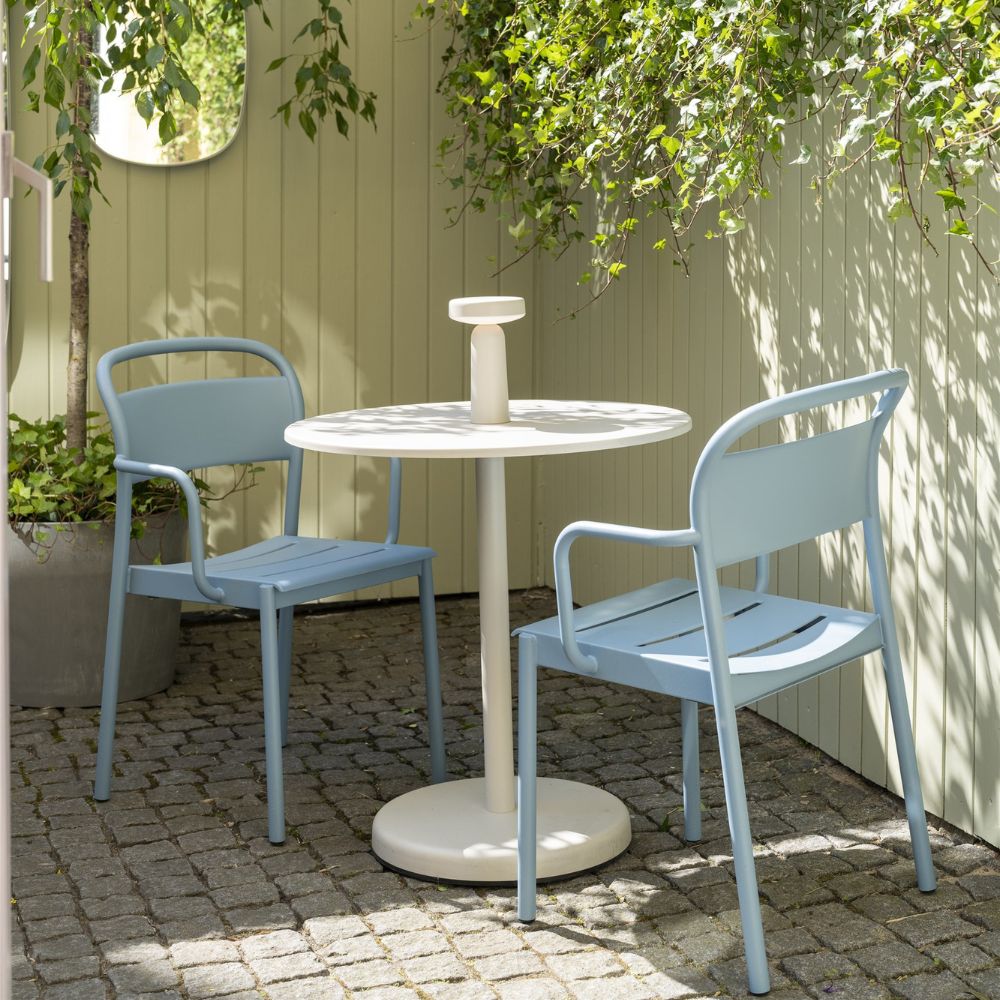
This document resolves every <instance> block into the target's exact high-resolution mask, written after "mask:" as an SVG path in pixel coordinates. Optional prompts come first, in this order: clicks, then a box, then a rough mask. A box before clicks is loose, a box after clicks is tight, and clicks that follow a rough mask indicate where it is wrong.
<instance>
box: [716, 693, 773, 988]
mask: <svg viewBox="0 0 1000 1000" xmlns="http://www.w3.org/2000/svg"><path fill="white" fill-rule="evenodd" d="M715 712H716V724H717V726H718V731H719V751H720V754H721V756H722V777H723V780H724V782H725V788H726V811H727V812H728V813H729V833H730V836H731V838H732V842H733V865H734V867H735V869H736V889H737V892H738V894H739V901H740V920H741V922H742V924H743V946H744V949H745V951H746V962H747V979H748V983H749V987H750V992H751V993H756V994H762V993H767V992H768V991H769V990H770V988H771V977H770V974H769V973H768V969H767V952H766V950H765V948H764V925H763V922H762V920H761V915H760V897H759V896H758V895H757V870H756V867H755V865H754V860H753V840H752V839H751V836H750V816H749V813H748V811H747V794H746V785H745V784H744V781H743V760H742V756H741V754H740V737H739V731H738V729H737V726H736V713H735V711H734V710H733V707H732V705H731V704H730V706H729V708H728V709H720V708H719V706H716V709H715Z"/></svg>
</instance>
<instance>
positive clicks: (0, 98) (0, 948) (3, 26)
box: [0, 10, 52, 1000]
mask: <svg viewBox="0 0 1000 1000" xmlns="http://www.w3.org/2000/svg"><path fill="white" fill-rule="evenodd" d="M6 13H7V12H6V10H4V11H2V12H0V32H2V34H0V480H2V482H3V518H4V521H6V519H7V496H8V481H7V420H8V413H9V401H8V399H7V378H8V375H7V333H8V331H7V320H8V314H7V284H6V280H5V275H4V274H3V247H4V245H5V242H6V241H5V237H6V232H5V230H6V226H5V222H4V218H5V213H4V211H3V200H4V199H8V200H9V199H10V198H11V197H12V196H13V189H14V178H15V177H18V178H19V179H21V180H23V181H25V182H26V183H28V184H30V185H31V186H32V187H33V188H35V190H36V191H37V192H38V195H39V199H40V206H39V229H40V233H39V235H40V241H39V242H40V251H41V259H40V261H39V270H40V272H41V279H42V281H51V280H52V181H51V180H50V179H49V178H48V177H47V176H45V174H42V173H40V172H39V171H37V170H35V169H33V168H32V167H29V166H28V165H27V164H25V163H21V162H20V161H19V160H16V159H15V158H14V133H13V132H10V131H8V128H7V100H6V93H5V91H6V87H7V66H8V60H9V58H10V34H9V25H8V23H7V20H6ZM10 258H11V261H12V262H13V259H14V241H13V240H11V241H10ZM7 534H8V532H7V525H6V523H4V524H2V525H0V966H2V968H0V1000H10V997H11V992H12V989H13V984H12V980H11V968H12V962H11V952H10V929H11V918H10V899H11V896H12V892H11V865H10V853H11V842H10V834H11V826H10V602H9V599H8V595H7V577H8V561H7V560H8V555H7Z"/></svg>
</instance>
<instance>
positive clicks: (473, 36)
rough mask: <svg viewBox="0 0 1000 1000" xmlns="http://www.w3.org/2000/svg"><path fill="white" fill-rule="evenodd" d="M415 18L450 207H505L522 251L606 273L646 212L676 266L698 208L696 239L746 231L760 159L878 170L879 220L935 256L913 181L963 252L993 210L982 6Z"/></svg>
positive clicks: (467, 7) (445, 10)
mask: <svg viewBox="0 0 1000 1000" xmlns="http://www.w3.org/2000/svg"><path fill="white" fill-rule="evenodd" d="M417 16H418V17H429V18H436V19H438V20H443V21H444V22H445V24H446V25H447V27H448V28H449V29H450V31H451V41H450V45H449V47H448V48H447V50H446V53H445V56H444V63H445V66H444V73H443V76H442V78H441V81H440V84H439V89H440V90H441V92H442V93H443V94H444V95H445V97H446V99H447V106H448V111H449V113H450V115H451V116H452V118H454V119H455V122H456V125H457V129H456V134H455V135H453V136H450V137H448V138H446V139H445V140H444V142H443V143H442V147H441V153H442V158H443V160H444V162H445V166H446V170H447V171H448V172H449V174H450V175H451V177H452V182H453V184H454V185H455V186H456V188H462V189H464V192H465V198H466V200H465V202H464V204H463V206H462V209H465V208H472V209H474V210H482V209H484V208H485V207H486V205H487V204H488V203H490V202H496V203H499V204H500V205H501V206H503V208H504V212H505V214H506V216H507V217H508V222H509V224H510V225H509V228H510V233H511V235H512V236H513V237H514V238H515V239H516V240H517V242H518V244H519V246H520V248H521V249H523V250H525V251H527V250H528V249H530V248H533V247H535V246H541V247H545V248H549V249H553V250H559V249H562V248H564V247H566V246H568V245H570V244H571V243H573V242H575V241H577V240H582V239H589V240H590V242H591V243H592V244H593V245H594V247H595V253H594V263H595V265H596V266H597V267H598V268H600V269H603V271H604V272H606V273H607V274H608V275H610V276H611V277H616V276H618V275H620V274H621V273H622V270H623V269H624V267H625V265H624V262H623V260H622V258H623V255H624V250H625V245H626V243H627V242H628V240H629V238H630V236H631V234H632V233H633V231H634V230H635V229H636V226H637V225H638V220H639V217H640V216H641V215H642V214H643V213H647V214H655V213H662V215H663V216H665V217H666V219H667V220H668V222H669V230H670V234H671V236H670V240H669V243H672V249H673V250H674V251H675V252H676V253H677V254H678V256H679V257H680V258H681V259H682V260H684V259H685V258H686V252H687V250H688V248H689V245H690V244H689V242H688V239H689V235H690V232H691V229H692V226H693V224H694V221H695V219H696V218H697V217H698V216H699V214H700V213H701V212H702V211H703V210H704V209H706V207H708V206H712V212H713V218H712V219H711V220H710V221H709V223H708V235H709V236H716V235H721V234H725V233H732V232H736V231H738V230H740V229H742V228H743V226H744V225H745V214H744V210H745V206H746V204H747V201H748V199H752V198H756V197H766V196H768V195H769V193H770V192H769V191H768V188H767V181H766V178H765V172H764V160H765V157H767V156H771V157H774V158H775V159H778V160H781V159H782V158H789V159H792V162H798V163H809V162H811V163H812V164H813V169H814V170H815V171H816V175H817V180H816V183H817V186H818V187H821V186H822V184H823V183H825V182H826V181H828V180H829V179H831V178H832V177H834V176H836V175H838V174H840V173H842V172H843V171H845V170H848V169H850V168H851V167H853V166H855V165H856V164H858V163H860V162H862V161H867V160H868V158H869V156H871V157H874V158H875V159H877V160H884V161H887V162H888V163H889V164H891V165H892V171H893V175H894V179H895V183H894V185H893V188H892V195H893V203H892V205H891V208H890V210H889V212H890V215H891V216H892V217H904V216H910V217H912V219H913V220H914V221H915V222H916V224H917V225H918V226H919V227H920V230H921V233H922V234H923V237H924V239H926V240H928V242H929V241H930V239H931V234H930V223H929V221H928V218H927V215H926V213H925V212H923V211H922V210H921V207H920V206H921V201H920V197H919V195H920V192H921V190H922V189H924V187H925V185H929V186H930V187H929V188H928V190H930V191H934V192H936V194H937V196H938V198H939V199H940V200H941V202H942V204H943V207H944V209H945V210H946V212H947V218H948V223H949V229H948V232H949V233H950V234H952V235H954V236H957V237H964V238H966V239H970V240H971V239H973V237H974V227H973V225H972V223H973V220H974V217H975V215H976V214H977V213H978V212H979V211H981V210H982V209H983V208H984V206H985V207H987V208H989V207H990V206H989V205H987V204H985V200H984V201H980V200H979V199H978V197H977V179H978V178H979V177H980V175H983V174H984V173H985V174H987V175H988V176H989V177H990V179H991V180H993V181H995V180H996V179H997V178H998V177H1000V165H998V161H997V153H998V137H1000V8H998V6H997V4H996V3H995V0H948V2H942V0H924V2H917V0H832V2H823V3H807V2H801V0H669V2H668V0H499V2H497V0H424V2H422V3H421V5H420V7H419V8H418V10H417ZM828 109H829V114H828V115H827V116H826V117H825V119H824V120H825V121H826V122H831V123H833V124H832V125H826V126H825V127H826V129H827V134H828V135H829V133H830V131H831V129H832V130H833V132H834V133H835V134H834V137H833V140H832V141H830V142H828V143H827V144H826V148H824V149H822V150H813V149H809V148H807V147H801V148H800V147H798V145H796V148H795V149H794V150H793V151H792V152H791V155H790V156H789V154H788V151H787V149H786V146H787V140H786V134H787V132H788V130H789V126H791V125H792V124H794V123H795V122H797V121H800V120H802V119H803V118H806V117H812V116H817V115H820V114H823V113H824V112H827V110H828ZM588 193H589V194H590V196H591V197H593V198H594V199H595V201H596V205H597V218H596V225H593V226H590V227H587V226H585V225H584V224H583V223H582V222H581V214H580V208H581V205H582V203H583V200H584V198H585V197H586V196H587V195H588ZM669 243H668V241H667V240H659V241H658V242H657V243H656V244H655V246H656V248H657V249H664V248H665V247H666V246H668V245H669ZM986 263H987V265H988V266H991V267H992V266H993V264H994V263H995V262H986ZM589 277H590V274H589V273H588V274H587V275H584V280H587V279H588V278H589Z"/></svg>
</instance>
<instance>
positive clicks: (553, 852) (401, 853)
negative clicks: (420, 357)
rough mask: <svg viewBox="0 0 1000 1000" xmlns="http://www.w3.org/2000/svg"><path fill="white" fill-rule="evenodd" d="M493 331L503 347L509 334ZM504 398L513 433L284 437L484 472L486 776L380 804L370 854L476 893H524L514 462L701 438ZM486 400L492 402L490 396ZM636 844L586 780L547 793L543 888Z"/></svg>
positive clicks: (479, 488)
mask: <svg viewBox="0 0 1000 1000" xmlns="http://www.w3.org/2000/svg"><path fill="white" fill-rule="evenodd" d="M481 329H483V328H482V327H478V328H477V330H481ZM487 329H488V331H489V332H490V334H491V335H492V334H493V331H496V330H499V327H496V326H493V327H492V328H487ZM501 335H502V334H501ZM487 347H488V348H489V349H490V350H492V349H493V347H492V346H491V345H489V344H487ZM501 348H502V343H501ZM474 363H475V362H474ZM505 374H506V373H505V372H504V375H505ZM505 390H506V385H505V384H504V385H502V387H501V390H500V392H499V395H496V396H495V399H494V401H493V403H491V404H490V405H501V404H507V405H508V409H507V411H506V412H502V413H501V414H500V416H501V417H504V416H506V417H508V418H509V419H507V420H506V421H503V422H489V423H473V421H472V410H471V409H470V403H469V402H454V403H418V404H412V405H404V406H386V407H380V408H378V409H369V410H352V411H348V412H344V413H331V414H327V415H325V416H317V417H311V418H309V419H306V420H301V421H299V422H297V423H294V424H292V425H291V426H290V427H288V429H287V430H286V432H285V440H286V441H288V442H289V443H290V444H293V445H297V446H298V447H300V448H305V449H308V450H311V451H318V452H329V453H332V454H336V455H363V456H373V457H374V456H386V457H398V458H451V459H456V458H474V459H475V460H476V495H477V507H478V520H479V529H478V531H479V599H480V639H481V663H482V679H483V739H484V744H485V747H484V750H485V774H484V776H483V777H482V778H469V779H463V780H459V781H446V782H443V783H441V784H436V785H428V786H427V787H424V788H418V789H416V790H415V791H412V792H407V793H406V794H405V795H401V796H399V797H398V798H396V799H393V800H392V801H391V802H389V803H388V804H386V805H385V806H383V807H382V809H381V810H380V811H379V813H378V814H377V815H376V817H375V821H374V825H373V827H372V848H373V850H374V852H375V855H376V856H377V857H378V858H379V860H381V861H382V862H383V863H384V864H386V865H387V866H388V867H390V868H393V869H396V870H397V871H400V872H403V873H405V874H409V875H414V876H417V877H420V878H427V879H433V880H436V881H448V882H460V883H468V884H473V885H497V884H501V885H502V884H513V883H514V881H515V878H516V872H515V869H516V861H517V833H516V830H517V814H516V812H515V804H516V803H515V790H514V769H513V763H512V762H513V733H512V718H511V665H510V608H509V599H508V584H507V515H506V497H505V486H504V462H505V461H506V459H508V458H518V457H528V456H535V455H564V454H568V453H571V452H587V451H603V450H606V449H611V448H626V447H630V446H633V445H641V444H649V443H652V442H655V441H664V440H666V439H668V438H672V437H677V436H678V435H681V434H685V433H687V431H689V430H690V429H691V418H690V417H689V416H688V415H687V414H686V413H683V412H681V411H680V410H673V409H669V408H667V407H662V406H646V405H642V404H637V403H614V402H592V401H576V400H574V401H565V400H538V399H522V400H510V401H509V403H508V401H507V400H506V399H505V394H506V393H505ZM479 399H480V401H481V402H482V401H483V400H484V399H487V396H486V394H485V392H481V393H480V396H479ZM496 400H499V401H500V403H499V404H497V403H496ZM487 401H488V400H487ZM473 402H475V398H474V400H473ZM631 835H632V833H631V825H630V823H629V817H628V811H627V810H626V808H625V806H624V804H623V803H622V802H621V801H620V800H619V799H617V798H615V796H613V795H611V794H609V793H608V792H606V791H604V790H603V789H600V788H593V787H591V786H590V785H584V784H580V783H579V782H575V781H565V780H562V779H557V778H542V779H541V780H540V781H539V783H538V875H539V878H542V879H546V878H548V879H551V878H558V877H563V876H567V875H571V874H573V873H575V872H580V871H586V870H588V869H591V868H594V867H596V866H598V865H600V864H603V863H604V862H606V861H609V860H611V859H612V858H614V857H616V856H617V855H618V854H620V853H621V852H622V851H623V850H625V848H626V847H627V846H628V844H629V841H630V839H631Z"/></svg>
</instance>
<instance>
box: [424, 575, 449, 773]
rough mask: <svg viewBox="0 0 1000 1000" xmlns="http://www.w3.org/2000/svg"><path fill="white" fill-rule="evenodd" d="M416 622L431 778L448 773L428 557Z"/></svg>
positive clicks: (435, 619)
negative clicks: (421, 652) (420, 636)
mask: <svg viewBox="0 0 1000 1000" xmlns="http://www.w3.org/2000/svg"><path fill="white" fill-rule="evenodd" d="M419 585H420V624H421V629H422V632H423V640H424V684H425V687H426V690H427V730H428V734H427V735H428V740H429V742H430V746H431V781H432V782H434V783H435V784H437V783H438V782H440V781H444V780H445V779H446V778H447V777H448V765H447V760H446V759H445V749H444V721H443V713H442V710H441V662H440V658H439V654H438V637H437V613H436V611H435V608H434V576H433V573H432V571H431V560H430V559H428V560H426V561H425V562H424V563H423V564H422V565H421V567H420V577H419Z"/></svg>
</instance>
